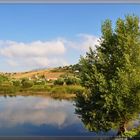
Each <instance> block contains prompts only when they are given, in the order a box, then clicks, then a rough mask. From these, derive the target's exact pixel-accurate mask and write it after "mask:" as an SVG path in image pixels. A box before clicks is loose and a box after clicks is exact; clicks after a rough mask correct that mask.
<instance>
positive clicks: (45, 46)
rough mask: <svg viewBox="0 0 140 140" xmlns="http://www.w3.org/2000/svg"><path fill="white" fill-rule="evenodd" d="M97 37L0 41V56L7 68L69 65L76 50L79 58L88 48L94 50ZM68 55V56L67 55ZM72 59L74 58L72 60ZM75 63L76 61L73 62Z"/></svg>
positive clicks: (80, 35) (79, 35)
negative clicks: (26, 41)
mask: <svg viewBox="0 0 140 140" xmlns="http://www.w3.org/2000/svg"><path fill="white" fill-rule="evenodd" d="M98 39H99V38H98V37H95V36H93V35H89V34H78V35H76V38H75V39H74V40H69V39H66V38H61V37H60V38H57V39H53V40H50V41H40V40H38V41H33V42H29V43H25V42H16V41H11V40H6V41H4V40H0V56H1V57H2V58H4V59H5V62H6V64H7V66H8V67H9V68H12V67H14V69H21V68H24V69H27V70H30V69H34V68H41V67H57V66H64V65H69V63H68V62H67V60H68V59H69V58H68V56H69V57H72V54H69V53H72V52H75V50H77V52H75V53H77V54H76V55H77V56H80V55H81V54H83V52H86V51H88V49H89V47H91V48H93V49H94V50H95V49H96V47H95V45H98V44H99V42H98ZM68 54H69V55H68ZM73 59H74V58H73ZM75 61H77V60H75Z"/></svg>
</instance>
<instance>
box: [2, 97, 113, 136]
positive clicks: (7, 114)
mask: <svg viewBox="0 0 140 140" xmlns="http://www.w3.org/2000/svg"><path fill="white" fill-rule="evenodd" d="M73 104H74V102H73V101H67V100H56V99H52V98H48V97H47V98H46V97H35V96H28V97H23V96H16V97H0V136H95V135H112V132H111V131H110V132H108V133H106V134H102V132H100V133H98V134H97V133H94V132H88V130H86V129H85V128H84V125H83V124H82V122H81V121H80V119H79V118H78V117H77V115H76V114H75V113H74V112H75V107H74V105H73Z"/></svg>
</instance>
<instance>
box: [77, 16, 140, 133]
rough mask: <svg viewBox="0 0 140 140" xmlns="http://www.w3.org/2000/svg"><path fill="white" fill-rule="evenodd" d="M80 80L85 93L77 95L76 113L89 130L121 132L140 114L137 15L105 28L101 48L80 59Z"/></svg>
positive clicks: (104, 24) (109, 22)
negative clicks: (115, 130) (114, 130)
mask: <svg viewBox="0 0 140 140" xmlns="http://www.w3.org/2000/svg"><path fill="white" fill-rule="evenodd" d="M80 65H81V66H82V69H81V71H80V78H81V82H82V86H84V87H85V88H86V92H84V93H82V94H77V98H76V107H77V108H76V113H77V114H79V116H80V117H81V119H82V121H83V123H84V124H85V126H86V127H87V128H88V129H89V130H90V131H101V130H102V131H107V130H110V129H111V128H117V129H118V135H122V134H123V133H125V130H126V128H127V124H128V123H129V122H130V121H132V120H134V119H135V118H137V117H138V115H139V113H140V92H139V89H140V28H139V18H138V17H137V16H134V15H133V16H130V15H127V16H126V17H125V19H124V20H123V19H120V18H119V19H118V20H117V22H116V26H115V29H114V30H113V29H112V23H111V21H110V20H106V21H105V22H104V23H103V25H102V36H101V39H100V45H98V46H96V50H92V49H91V48H90V50H89V52H87V53H86V56H85V57H81V59H80Z"/></svg>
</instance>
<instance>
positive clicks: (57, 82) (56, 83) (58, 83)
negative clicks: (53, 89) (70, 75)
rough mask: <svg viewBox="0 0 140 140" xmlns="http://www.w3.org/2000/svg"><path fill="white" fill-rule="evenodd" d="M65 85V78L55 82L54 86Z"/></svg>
mask: <svg viewBox="0 0 140 140" xmlns="http://www.w3.org/2000/svg"><path fill="white" fill-rule="evenodd" d="M63 84H64V79H63V78H59V79H57V80H55V81H54V85H63Z"/></svg>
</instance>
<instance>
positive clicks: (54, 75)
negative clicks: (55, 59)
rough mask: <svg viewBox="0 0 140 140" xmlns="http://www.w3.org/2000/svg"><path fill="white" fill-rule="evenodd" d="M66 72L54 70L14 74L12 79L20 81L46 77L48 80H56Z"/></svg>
mask: <svg viewBox="0 0 140 140" xmlns="http://www.w3.org/2000/svg"><path fill="white" fill-rule="evenodd" d="M64 73H65V72H62V71H61V72H59V71H53V69H47V70H36V71H29V72H18V73H13V74H12V76H11V77H12V78H16V79H20V78H34V77H38V76H45V77H46V78H47V79H56V78H58V77H59V76H60V75H62V74H64Z"/></svg>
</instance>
